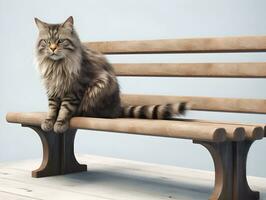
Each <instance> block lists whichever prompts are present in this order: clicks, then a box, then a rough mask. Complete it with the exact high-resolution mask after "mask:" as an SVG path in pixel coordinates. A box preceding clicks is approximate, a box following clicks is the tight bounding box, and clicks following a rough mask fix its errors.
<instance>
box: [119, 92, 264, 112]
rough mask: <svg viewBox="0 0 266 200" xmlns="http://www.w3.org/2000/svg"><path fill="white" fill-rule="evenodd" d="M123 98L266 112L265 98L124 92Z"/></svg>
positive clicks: (133, 101)
mask: <svg viewBox="0 0 266 200" xmlns="http://www.w3.org/2000/svg"><path fill="white" fill-rule="evenodd" d="M121 98H122V102H123V104H124V105H153V104H167V103H176V102H180V101H185V102H189V103H190V104H191V109H192V110H203V111H223V112H239V113H260V114H266V100H265V99H239V98H218V97H194V96H163V95H134V94H124V95H122V96H121Z"/></svg>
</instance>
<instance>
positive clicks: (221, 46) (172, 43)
mask: <svg viewBox="0 0 266 200" xmlns="http://www.w3.org/2000/svg"><path fill="white" fill-rule="evenodd" d="M85 45H88V47H90V48H92V49H95V50H97V51H100V52H102V53H104V54H152V53H156V54H162V53H229V52H230V53H232V52H236V53H241V52H266V36H247V37H224V38H200V39H167V40H143V41H104V42H86V43H85ZM112 64H113V66H114V68H115V71H116V74H117V75H118V76H156V77H158V76H163V77H224V78H226V77H234V78H266V62H265V63H184V64H183V63H157V64H156V63H150V64H147V63H137V64H136V63H134V64H133V63H124V64H121V63H119V64H118V63H112ZM180 100H184V101H189V102H191V103H192V108H191V109H192V110H202V111H224V112H240V113H242V112H243V113H262V114H266V99H243V98H217V97H192V96H185V97H184V96H162V95H122V101H123V102H124V103H125V104H130V105H149V104H164V103H174V102H176V101H180Z"/></svg>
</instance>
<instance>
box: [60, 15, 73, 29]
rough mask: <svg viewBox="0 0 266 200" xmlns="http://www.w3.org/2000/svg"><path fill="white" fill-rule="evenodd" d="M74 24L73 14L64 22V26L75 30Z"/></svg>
mask: <svg viewBox="0 0 266 200" xmlns="http://www.w3.org/2000/svg"><path fill="white" fill-rule="evenodd" d="M73 26H74V19H73V17H72V16H70V17H68V18H67V20H66V21H65V22H64V23H63V24H62V27H64V28H66V29H71V30H73Z"/></svg>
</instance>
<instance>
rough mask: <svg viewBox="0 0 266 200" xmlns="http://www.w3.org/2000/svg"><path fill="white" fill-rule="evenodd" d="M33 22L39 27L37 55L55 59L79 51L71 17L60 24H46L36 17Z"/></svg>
mask: <svg viewBox="0 0 266 200" xmlns="http://www.w3.org/2000/svg"><path fill="white" fill-rule="evenodd" d="M35 23H36V25H37V27H38V29H39V36H38V39H37V46H36V48H37V49H36V51H37V56H40V57H43V58H49V59H51V60H54V61H57V60H61V59H65V58H68V57H69V56H71V55H73V52H76V51H79V49H80V46H81V43H80V40H79V38H78V35H77V34H76V32H75V30H74V27H73V25H74V21H73V17H69V18H68V19H67V20H66V21H65V22H64V23H62V24H48V23H46V22H43V21H41V20H39V19H37V18H35Z"/></svg>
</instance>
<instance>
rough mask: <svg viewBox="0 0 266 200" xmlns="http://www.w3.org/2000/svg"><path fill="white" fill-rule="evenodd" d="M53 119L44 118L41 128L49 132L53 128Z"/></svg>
mask: <svg viewBox="0 0 266 200" xmlns="http://www.w3.org/2000/svg"><path fill="white" fill-rule="evenodd" d="M54 122H55V120H53V119H45V120H44V121H43V122H42V124H41V128H42V130H43V131H45V132H49V131H52V130H53V127H54Z"/></svg>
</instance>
